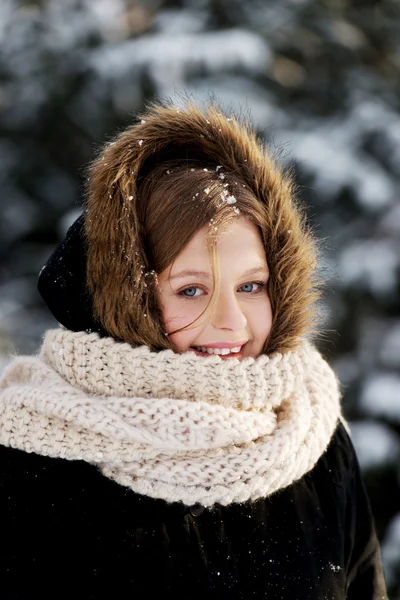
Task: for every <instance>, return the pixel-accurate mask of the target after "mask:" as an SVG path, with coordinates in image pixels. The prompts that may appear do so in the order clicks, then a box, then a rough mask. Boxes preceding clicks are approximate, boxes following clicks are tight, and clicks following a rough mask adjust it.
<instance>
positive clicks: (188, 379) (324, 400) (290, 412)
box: [0, 329, 340, 506]
mask: <svg viewBox="0 0 400 600" xmlns="http://www.w3.org/2000/svg"><path fill="white" fill-rule="evenodd" d="M0 388H1V391H0V443H1V444H3V445H6V446H11V447H13V448H19V449H22V450H25V451H28V452H36V453H38V454H42V455H46V456H52V457H62V458H65V459H68V460H85V461H87V462H89V463H93V464H96V465H98V467H99V468H100V469H101V471H102V472H103V474H104V475H106V476H107V477H110V478H111V479H114V480H115V481H117V482H118V483H120V484H122V485H124V486H127V487H129V488H131V489H132V490H134V491H135V492H138V493H140V494H145V495H147V496H151V497H154V498H163V499H164V500H166V501H169V502H174V501H182V502H184V503H185V504H189V505H190V504H194V503H196V502H198V503H201V504H203V505H204V506H211V505H213V504H215V503H220V504H223V505H227V504H230V503H233V502H244V501H247V500H250V499H252V500H255V499H257V498H259V497H266V496H269V495H270V494H272V493H273V492H275V491H277V490H279V489H282V488H284V487H286V486H288V485H289V484H291V483H293V482H294V481H296V480H298V479H299V478H300V477H302V476H303V475H304V474H305V473H307V472H309V471H310V470H311V469H312V468H313V466H314V465H315V463H316V462H317V460H318V459H319V457H320V456H321V454H322V453H323V452H324V451H325V450H326V448H327V446H328V444H329V441H330V439H331V437H332V434H333V432H334V430H335V428H336V425H337V421H338V418H339V417H340V401H339V390H338V383H337V379H336V377H335V375H334V373H333V371H332V370H331V369H330V367H329V366H328V364H327V363H326V362H325V360H324V359H323V358H322V357H321V355H320V354H319V353H318V352H317V350H316V349H315V348H313V347H312V346H311V345H310V344H309V343H306V342H304V343H303V344H302V345H300V347H299V348H298V349H297V350H295V351H293V352H288V353H286V354H283V355H282V354H275V355H273V356H271V357H268V356H266V355H262V356H260V357H258V358H257V359H254V358H246V359H244V360H243V361H241V362H240V361H239V360H238V359H234V358H232V359H229V360H222V359H221V358H220V357H218V356H210V357H207V358H203V357H200V356H197V355H195V354H194V353H193V352H185V353H183V354H175V353H174V352H173V351H172V350H162V351H160V352H152V351H151V350H150V349H149V348H148V347H147V346H140V347H137V348H133V347H132V346H130V345H129V344H126V343H120V342H116V341H115V340H113V339H112V338H100V337H99V336H98V335H97V334H95V333H91V334H89V333H86V332H75V333H74V332H70V331H67V330H63V329H55V330H50V331H48V332H47V333H46V335H45V338H44V343H43V346H42V348H41V352H40V355H39V356H37V357H18V358H15V359H14V360H13V362H12V363H11V364H10V365H9V366H8V367H7V368H6V369H5V371H4V374H3V376H2V378H1V380H0Z"/></svg>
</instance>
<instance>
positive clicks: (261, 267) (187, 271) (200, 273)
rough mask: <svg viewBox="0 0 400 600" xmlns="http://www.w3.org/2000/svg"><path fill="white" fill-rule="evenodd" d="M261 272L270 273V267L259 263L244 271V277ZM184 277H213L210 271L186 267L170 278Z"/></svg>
mask: <svg viewBox="0 0 400 600" xmlns="http://www.w3.org/2000/svg"><path fill="white" fill-rule="evenodd" d="M261 272H263V273H268V274H269V271H268V269H267V268H266V267H265V266H264V265H259V266H258V267H253V268H252V269H249V270H248V271H246V272H245V273H243V274H242V277H250V276H251V275H255V274H256V273H261ZM183 277H200V278H203V279H209V280H210V279H211V275H210V273H208V271H197V270H195V269H184V270H183V271H179V272H178V273H175V274H174V275H171V277H170V278H169V279H170V281H172V280H173V279H182V278H183Z"/></svg>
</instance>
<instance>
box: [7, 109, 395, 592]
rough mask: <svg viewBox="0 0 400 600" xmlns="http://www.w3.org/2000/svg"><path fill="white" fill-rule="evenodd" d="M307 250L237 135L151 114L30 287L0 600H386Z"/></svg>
mask: <svg viewBox="0 0 400 600" xmlns="http://www.w3.org/2000/svg"><path fill="white" fill-rule="evenodd" d="M315 268H316V250H315V241H314V239H313V237H312V235H311V233H310V231H309V230H308V228H307V226H306V224H305V220H304V217H303V215H302V212H301V210H300V207H299V206H298V204H297V202H296V201H295V198H294V190H293V184H292V182H291V180H290V178H289V176H288V175H286V174H284V173H282V172H281V171H280V170H279V168H278V167H277V165H276V164H275V162H274V161H273V159H272V158H271V157H270V156H269V154H268V153H267V152H266V151H265V150H264V149H263V147H262V145H261V144H260V143H259V141H258V140H257V138H256V136H255V134H254V132H253V131H252V130H251V127H250V126H249V125H247V124H244V123H241V122H239V121H238V120H237V119H236V118H235V117H233V116H225V115H223V114H222V113H220V112H218V110H217V109H216V108H214V107H212V106H210V107H208V109H207V110H206V111H205V112H202V111H201V110H200V109H198V108H196V107H195V106H193V105H190V104H188V105H187V106H186V107H185V108H184V109H178V108H176V107H173V106H168V105H161V104H160V105H153V106H152V107H150V108H149V109H148V110H147V112H146V113H145V114H144V115H142V117H141V120H139V122H138V123H137V124H136V125H134V126H133V127H130V128H129V129H127V130H126V131H124V132H122V133H121V134H120V135H118V137H117V138H116V139H115V140H114V141H113V142H112V143H110V144H108V145H107V146H106V147H105V148H104V149H103V152H102V153H101V155H99V156H98V158H97V159H96V160H95V161H94V163H93V164H92V166H91V169H90V173H89V182H88V196H87V202H86V207H85V211H84V213H83V214H82V216H81V217H80V218H79V219H78V220H77V221H76V222H75V223H74V225H73V226H72V227H71V228H70V230H69V232H68V234H67V236H66V239H65V241H64V242H63V244H61V246H60V247H59V248H58V249H57V250H56V251H55V253H54V254H53V256H52V257H51V258H50V260H49V261H48V263H47V265H46V266H45V267H44V269H43V270H42V272H41V274H40V277H39V290H40V292H41V294H42V296H43V298H44V299H45V301H46V303H47V305H48V306H49V308H50V310H51V311H52V313H53V314H54V316H55V317H56V319H57V320H58V321H59V323H60V324H61V327H60V328H59V329H54V330H50V331H47V332H46V334H45V336H44V341H43V345H42V347H41V350H40V353H39V355H38V356H36V357H17V358H15V359H14V360H13V361H12V362H11V364H10V365H9V366H8V367H7V369H6V370H5V372H4V373H3V376H2V380H1V392H0V444H1V445H0V502H1V510H0V531H1V546H0V547H1V552H0V589H1V594H0V596H1V598H2V599H11V598H12V599H18V600H22V599H28V598H29V599H30V598H36V597H40V598H52V599H53V598H57V599H60V598H69V599H70V598H82V599H85V600H86V599H89V598H94V599H97V598H107V599H109V598H138V599H141V598H143V599H144V598H146V599H147V598H158V597H160V596H163V597H164V596H165V597H171V598H174V600H180V599H182V600H183V599H184V600H192V599H193V600H195V599H205V598H206V599H207V600H212V599H219V600H222V599H239V598H243V599H246V600H247V599H250V598H254V599H256V598H259V599H261V598H265V599H267V598H268V600H306V599H307V600H322V599H329V600H342V599H345V598H347V599H349V600H361V599H362V600H383V599H384V598H386V592H385V583H384V577H383V571H382V565H381V560H380V553H379V547H378V542H377V538H376V534H375V529H374V524H373V519H372V516H371V511H370V506H369V502H368V499H367V496H366V492H365V489H364V485H363V482H362V479H361V476H360V470H359V466H358V463H357V459H356V456H355V453H354V449H353V446H352V444H351V441H350V439H349V436H348V433H347V431H346V428H345V426H344V425H343V422H342V420H341V411H340V398H339V389H338V383H337V380H336V378H335V375H334V373H333V372H332V370H331V369H330V367H329V366H328V364H327V363H326V362H325V361H324V359H323V358H322V356H321V355H320V354H319V353H318V352H317V350H316V349H315V348H314V347H313V345H312V343H311V341H310V334H311V332H312V331H313V329H314V325H315V302H316V300H317V298H318V287H317V281H316V277H315Z"/></svg>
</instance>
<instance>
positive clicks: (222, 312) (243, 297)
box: [157, 217, 272, 360]
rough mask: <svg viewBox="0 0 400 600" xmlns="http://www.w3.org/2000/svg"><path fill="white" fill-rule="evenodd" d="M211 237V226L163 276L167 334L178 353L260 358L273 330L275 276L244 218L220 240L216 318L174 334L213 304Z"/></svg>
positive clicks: (253, 229) (161, 292)
mask: <svg viewBox="0 0 400 600" xmlns="http://www.w3.org/2000/svg"><path fill="white" fill-rule="evenodd" d="M207 233H208V227H207V226H205V227H203V228H202V229H201V230H200V231H198V232H197V233H196V235H194V236H193V237H192V239H191V240H190V242H189V243H188V244H187V245H186V246H185V248H184V249H183V250H182V252H181V253H180V254H179V255H178V257H177V258H176V260H175V262H174V264H173V265H172V268H171V267H167V268H166V269H165V270H164V271H163V272H162V273H160V274H159V275H158V284H159V286H158V292H157V293H158V297H159V301H160V303H161V307H162V312H163V319H164V326H165V329H166V332H167V333H168V334H170V339H171V341H172V342H173V343H174V344H175V346H176V348H177V350H178V352H185V351H186V350H190V349H192V350H193V351H195V352H196V353H197V354H199V355H200V356H208V355H209V353H210V352H212V353H219V354H220V357H221V359H223V360H226V359H229V358H232V357H236V358H238V359H239V360H241V359H242V358H245V357H248V356H253V357H257V356H258V355H259V354H260V352H261V350H262V347H263V345H264V342H265V340H266V339H267V337H268V335H269V333H270V331H271V326H272V313H271V304H270V300H269V297H268V293H267V288H266V283H267V281H268V277H269V270H268V265H267V261H266V258H265V250H264V247H263V244H262V241H261V237H260V234H259V232H258V230H257V228H256V226H255V225H253V223H251V222H250V221H249V220H248V219H246V218H244V217H238V218H237V219H236V220H235V223H234V224H233V225H231V226H230V228H229V229H228V230H227V231H225V232H223V233H221V234H220V235H219V236H218V240H217V253H218V260H219V268H220V293H219V297H218V299H217V303H216V306H215V310H214V312H212V311H211V312H209V313H206V315H204V316H203V317H201V318H200V319H199V321H198V322H197V323H195V325H194V326H193V327H191V328H190V329H189V330H187V331H181V332H178V333H173V332H174V331H176V330H177V329H180V328H181V327H185V326H186V325H189V324H190V323H192V322H193V321H194V320H195V319H196V318H197V317H198V316H199V315H200V314H201V313H202V312H203V310H204V309H205V308H206V306H207V303H208V302H209V300H210V296H211V293H212V290H213V282H212V270H211V264H210V258H209V252H208V249H207V239H206V235H207ZM239 348H240V350H239ZM228 351H229V354H228Z"/></svg>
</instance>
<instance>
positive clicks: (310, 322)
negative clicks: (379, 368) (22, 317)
mask: <svg viewBox="0 0 400 600" xmlns="http://www.w3.org/2000/svg"><path fill="white" fill-rule="evenodd" d="M140 119H141V120H139V123H138V124H136V125H134V126H132V127H129V128H128V129H126V130H125V131H124V132H122V133H121V134H120V135H118V136H117V138H116V139H115V140H114V141H113V142H112V143H111V144H108V145H107V146H106V147H105V149H104V151H103V152H102V154H101V156H99V157H98V158H97V159H96V160H95V161H94V162H93V164H92V166H91V169H90V177H89V187H88V196H87V215H86V235H87V241H88V266H87V280H88V286H89V289H90V291H91V293H92V295H93V298H94V305H95V310H96V313H97V316H98V318H99V320H100V322H101V323H102V324H103V326H104V327H105V329H106V330H107V331H108V332H109V333H110V335H112V336H113V337H115V338H116V339H121V340H124V341H127V342H130V343H134V342H135V341H136V342H138V341H139V342H140V343H147V344H150V345H153V346H154V345H155V346H157V347H171V345H170V343H169V341H168V339H166V338H165V334H164V333H163V331H162V327H161V325H160V324H157V319H154V320H150V319H149V317H147V319H148V320H147V322H145V323H146V327H144V325H143V323H144V321H143V313H144V312H145V311H146V310H149V311H153V312H152V314H153V315H154V314H156V313H155V312H154V311H156V307H154V306H149V304H148V302H149V301H148V300H147V304H146V302H144V301H143V298H145V297H148V296H149V295H148V294H147V295H146V290H145V288H146V286H147V285H148V279H147V278H146V274H147V271H148V269H149V265H148V264H147V262H146V256H145V252H144V249H143V246H142V244H141V231H140V224H139V222H138V219H137V201H138V200H137V186H136V182H137V179H138V177H140V176H141V175H142V172H143V170H145V169H146V164H148V161H152V160H154V158H155V157H157V154H158V153H161V152H164V151H167V150H168V151H170V152H175V153H176V154H177V155H180V156H182V157H184V156H185V151H186V150H188V149H190V148H191V149H193V148H195V149H196V152H197V153H198V154H199V155H204V156H205V157H208V159H209V160H211V161H215V163H216V164H221V165H223V167H224V169H225V170H226V171H227V172H228V171H232V172H234V173H236V174H237V175H238V177H240V179H241V180H243V181H244V182H245V184H246V185H247V186H248V187H249V188H250V190H251V191H252V192H253V193H254V195H255V196H256V197H257V198H258V199H259V201H260V202H261V203H262V204H263V205H264V206H265V208H266V211H267V214H268V227H267V228H266V230H265V231H263V232H262V233H263V237H264V245H265V247H266V257H267V261H268V264H269V267H270V271H271V277H270V283H269V293H270V298H271V303H272V311H273V315H274V322H273V328H272V331H271V334H270V336H269V339H268V342H267V344H266V346H265V348H264V351H265V352H267V353H273V352H276V351H280V352H287V351H289V350H293V349H295V348H296V347H297V346H298V344H299V338H300V337H304V336H305V335H307V334H308V333H310V331H311V330H312V329H313V326H314V321H315V310H313V308H314V307H315V302H316V300H317V298H318V297H319V291H318V286H317V282H316V277H315V269H316V244H315V240H314V238H313V236H312V234H311V232H310V230H309V229H308V228H307V226H306V224H305V218H304V215H303V213H302V210H301V208H300V207H299V205H298V203H297V202H296V200H295V192H294V186H293V181H292V179H291V177H290V175H289V174H288V173H284V172H283V171H282V170H281V169H280V168H279V167H278V166H277V164H276V162H275V160H274V159H273V157H272V156H271V155H270V154H269V153H268V151H267V150H266V149H265V148H264V146H263V144H262V143H261V142H260V141H259V140H258V139H257V136H256V134H255V132H254V130H253V128H252V127H251V125H250V124H249V123H246V122H240V121H239V120H238V119H236V118H235V117H231V118H227V117H226V116H225V115H224V114H223V113H222V111H220V110H219V109H218V108H216V107H214V106H210V107H208V108H207V110H206V111H205V112H202V110H201V109H200V108H199V107H197V106H195V105H193V104H190V103H188V104H187V105H186V106H185V108H177V107H175V106H171V105H161V104H154V105H151V106H150V107H149V108H148V110H147V111H146V112H145V113H144V114H142V115H141V116H140ZM132 324H133V327H134V328H135V332H136V334H137V335H136V337H135V336H133V334H132ZM149 331H151V334H150V337H149V334H148V333H146V332H149ZM154 339H157V340H158V342H157V343H156V344H154ZM151 340H153V343H152V342H151Z"/></svg>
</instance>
